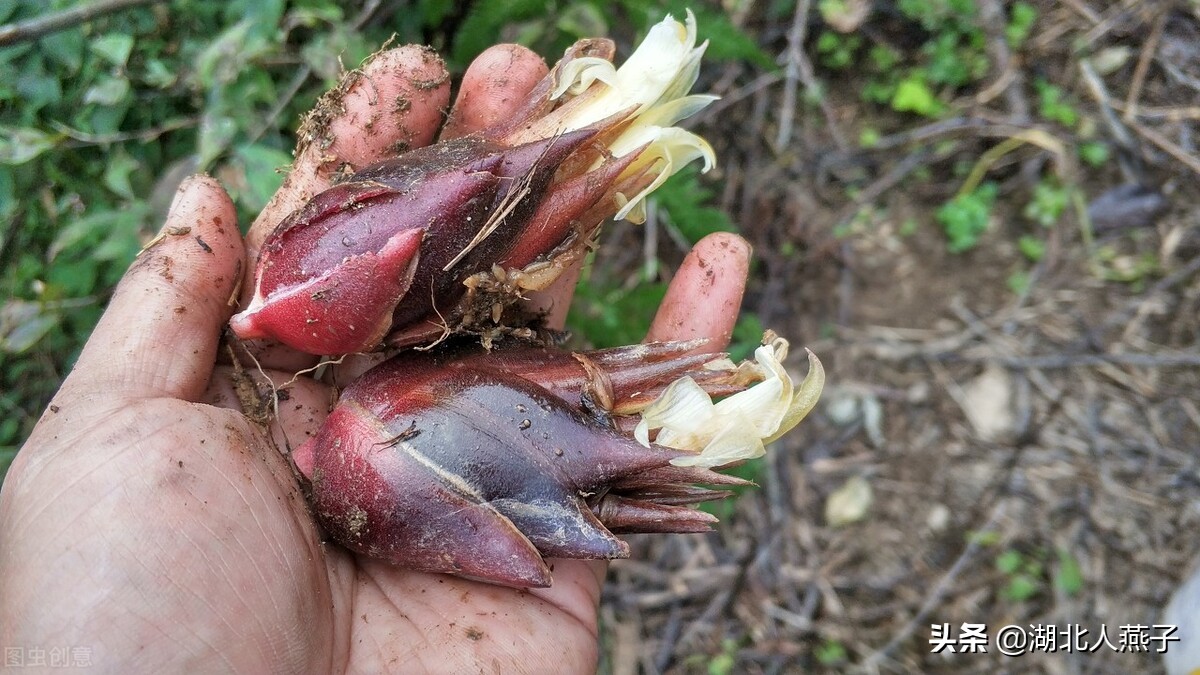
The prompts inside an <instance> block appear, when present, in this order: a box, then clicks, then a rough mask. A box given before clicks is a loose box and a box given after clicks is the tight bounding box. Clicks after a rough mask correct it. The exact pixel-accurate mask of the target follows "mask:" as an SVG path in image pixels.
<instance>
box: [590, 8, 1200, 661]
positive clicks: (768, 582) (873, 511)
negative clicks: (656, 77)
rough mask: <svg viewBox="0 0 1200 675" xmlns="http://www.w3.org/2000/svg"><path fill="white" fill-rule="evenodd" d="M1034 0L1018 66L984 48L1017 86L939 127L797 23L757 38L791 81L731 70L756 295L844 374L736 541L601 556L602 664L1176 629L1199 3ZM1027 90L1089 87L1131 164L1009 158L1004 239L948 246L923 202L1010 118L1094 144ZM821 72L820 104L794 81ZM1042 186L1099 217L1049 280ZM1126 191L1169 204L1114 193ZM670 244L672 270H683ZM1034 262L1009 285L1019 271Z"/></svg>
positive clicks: (713, 122)
mask: <svg viewBox="0 0 1200 675" xmlns="http://www.w3.org/2000/svg"><path fill="white" fill-rule="evenodd" d="M800 4H801V5H804V4H805V3H800ZM979 4H980V6H981V8H983V10H984V11H985V12H986V11H988V10H989V8H990V9H992V10H995V9H996V7H995V6H993V5H992V3H989V2H986V1H984V2H981V3H979ZM1037 6H1038V9H1039V19H1038V23H1037V26H1036V28H1035V30H1034V33H1033V36H1032V37H1031V38H1030V42H1029V43H1028V44H1027V45H1026V47H1025V48H1024V49H1023V50H1022V52H1021V54H1019V55H1017V54H1007V55H1006V54H1005V53H1004V52H1005V50H1004V49H1003V46H1002V45H1000V44H997V43H995V42H993V43H992V44H991V47H992V48H994V49H995V50H997V51H995V52H993V56H994V57H1000V60H999V61H998V60H997V59H996V58H994V59H993V62H994V63H995V62H1002V60H1003V59H1004V58H1007V60H1008V62H1009V63H1010V65H1009V67H1007V68H1004V69H994V70H995V72H992V73H990V74H989V75H988V77H987V78H985V81H984V82H983V83H982V84H981V85H980V86H979V88H978V89H977V90H972V91H962V92H958V95H959V97H960V98H958V99H956V100H955V102H954V106H953V107H954V110H955V111H956V113H957V115H956V116H954V117H952V118H951V119H950V120H949V121H941V122H930V121H928V120H922V119H920V118H916V117H913V116H900V115H896V114H894V113H888V112H887V111H886V110H885V111H880V110H878V109H877V108H870V107H869V106H866V105H864V104H863V103H862V102H861V101H860V100H859V99H858V97H857V94H856V91H857V90H856V88H855V87H854V86H851V85H852V84H853V83H846V84H847V86H844V87H843V86H839V83H838V81H837V78H838V75H837V74H836V73H829V72H822V71H821V70H820V69H816V70H815V75H814V74H813V73H814V70H813V67H812V64H811V63H810V62H808V60H809V58H813V54H814V52H813V49H812V44H811V39H810V40H809V41H808V42H807V43H806V48H805V49H804V50H791V51H790V52H788V51H787V44H788V37H789V33H790V34H791V35H792V36H793V37H795V35H796V32H797V30H800V31H802V32H803V31H804V30H807V31H808V35H809V36H811V35H812V34H813V31H814V28H813V26H812V25H810V21H809V20H808V19H807V18H806V17H804V16H801V17H800V18H799V19H798V20H797V21H796V22H795V23H793V24H792V25H790V26H787V25H784V26H778V25H775V26H772V25H764V24H761V23H755V20H754V19H753V17H749V18H747V19H746V27H747V30H751V31H757V32H758V34H759V35H760V40H761V42H762V44H764V45H765V46H767V48H768V49H770V50H774V51H775V52H776V53H780V52H782V53H785V55H787V54H789V53H790V56H787V59H788V62H789V64H790V66H791V67H790V69H789V70H787V71H786V72H785V73H783V74H782V75H780V76H764V75H762V74H761V73H759V72H755V71H752V70H750V69H748V68H745V67H738V66H730V67H729V68H728V69H727V70H725V71H724V72H716V73H714V74H712V75H711V78H712V79H711V81H710V82H709V85H710V89H711V90H713V91H715V92H716V93H718V94H722V95H723V96H724V99H723V101H721V102H720V103H718V104H717V106H716V108H717V109H716V111H715V112H714V113H713V114H710V115H709V116H708V117H707V118H705V119H704V120H703V121H702V123H701V128H700V129H699V131H701V133H703V134H704V135H706V136H707V137H709V138H711V139H713V140H714V142H715V145H716V146H717V149H718V153H719V156H720V158H721V160H722V167H721V169H720V172H721V173H720V175H719V176H718V180H717V182H716V183H715V185H717V186H718V188H719V189H720V190H722V201H723V203H722V206H723V207H724V208H726V210H727V211H728V212H729V213H731V214H732V215H733V216H734V219H735V221H736V222H737V223H738V224H739V227H740V228H741V231H742V232H743V233H744V234H745V235H746V236H747V237H748V238H749V239H750V240H751V241H752V243H754V245H755V247H756V253H757V257H758V261H759V263H758V266H757V267H756V269H755V272H754V278H753V281H752V287H751V290H750V292H749V294H748V296H747V301H746V303H747V304H746V308H747V309H749V310H754V311H757V312H759V314H760V315H761V316H762V319H763V322H764V324H765V325H767V326H769V327H772V328H775V329H776V330H778V331H779V332H780V333H781V334H784V335H787V336H789V337H790V338H791V339H792V341H793V343H794V344H797V345H806V346H808V347H810V348H812V349H813V350H814V351H815V352H816V353H817V354H818V355H820V356H821V358H822V359H823V361H824V363H825V365H826V368H827V370H828V381H829V386H828V388H827V391H826V395H825V400H824V402H823V405H822V407H821V408H820V409H819V410H818V412H817V413H815V414H814V415H813V416H812V418H810V420H808V421H806V422H805V423H804V424H803V425H802V426H801V428H800V429H798V430H797V431H796V432H794V433H793V434H792V435H790V436H789V437H787V438H786V439H785V440H783V441H781V442H780V443H778V444H777V445H776V447H774V448H773V452H772V453H771V454H770V455H769V456H768V460H767V461H766V462H765V463H764V464H763V465H762V467H761V471H760V473H759V475H758V480H759V482H760V484H761V488H760V489H758V490H754V491H750V492H747V493H745V494H744V495H743V496H741V497H740V498H739V499H738V500H737V501H736V503H735V506H734V507H733V513H732V514H730V515H729V516H728V517H726V518H725V520H724V522H723V524H722V525H721V526H720V528H719V530H718V531H716V532H714V533H712V534H711V535H708V536H676V537H670V538H665V537H655V538H650V539H642V540H635V544H634V549H635V552H634V556H633V558H632V559H631V560H628V561H619V562H617V563H616V564H614V565H613V568H612V572H611V574H610V584H609V585H608V587H607V590H606V592H605V596H604V601H603V606H602V617H603V625H604V635H603V638H604V641H605V645H606V654H605V658H604V663H603V664H602V668H603V669H604V670H606V671H608V672H613V673H631V672H639V671H640V672H709V673H726V672H737V673H742V672H746V673H756V672H768V673H778V672H797V671H806V672H807V671H812V672H888V673H890V672H901V673H908V672H1003V671H1013V672H1046V673H1131V672H1161V669H1162V666H1161V661H1160V657H1159V655H1157V654H1146V653H1118V652H1117V651H1115V650H1113V649H1111V648H1109V647H1108V646H1106V645H1105V646H1102V647H1101V648H1099V649H1097V650H1096V651H1092V652H1088V653H1080V651H1079V650H1071V652H1072V653H1067V652H1066V651H1065V650H1061V651H1058V652H1057V653H1046V652H1043V653H1034V654H1029V655H1026V656H1022V657H1004V656H1002V655H1000V654H999V653H997V650H996V648H995V646H994V642H993V643H992V645H989V653H987V654H962V653H957V654H947V653H941V654H933V653H931V646H930V639H931V624H942V623H945V624H949V626H950V628H951V632H952V636H953V635H957V634H958V631H959V629H960V625H961V624H962V623H983V624H986V625H987V627H988V633H989V635H991V636H992V638H993V640H994V637H995V632H996V630H997V629H998V628H999V627H1001V626H1004V625H1007V624H1017V625H1021V626H1026V627H1028V626H1030V625H1039V624H1040V625H1044V626H1045V625H1054V626H1057V627H1058V628H1059V629H1060V630H1061V629H1067V627H1068V626H1069V625H1072V624H1075V625H1079V626H1080V627H1082V628H1085V629H1089V631H1090V633H1089V634H1088V637H1087V639H1088V641H1089V642H1093V643H1094V642H1095V640H1096V639H1097V637H1098V636H1099V631H1100V627H1101V625H1104V626H1105V627H1106V630H1107V631H1108V636H1109V638H1110V640H1111V641H1112V642H1113V644H1114V645H1116V644H1117V642H1118V629H1119V627H1120V626H1122V625H1129V624H1133V625H1137V624H1144V625H1147V626H1150V625H1153V624H1158V623H1162V609H1163V607H1164V606H1165V604H1166V601H1167V599H1168V597H1169V596H1170V594H1171V592H1172V591H1173V590H1174V588H1175V586H1176V585H1177V584H1178V583H1179V582H1180V580H1181V579H1182V578H1184V577H1185V576H1186V575H1187V573H1188V572H1189V571H1190V569H1191V567H1192V565H1193V562H1194V560H1196V559H1197V554H1198V553H1200V538H1197V537H1196V536H1194V534H1193V533H1194V532H1195V531H1196V530H1197V523H1198V521H1200V452H1198V450H1200V405H1198V403H1197V401H1196V398H1197V396H1196V394H1197V392H1198V391H1200V386H1198V382H1197V380H1198V379H1200V349H1198V348H1197V334H1198V329H1200V325H1198V323H1200V319H1198V316H1200V313H1198V312H1197V304H1198V302H1200V194H1198V191H1197V188H1196V179H1197V172H1198V171H1200V161H1198V160H1197V153H1196V152H1195V148H1194V147H1193V145H1192V143H1193V139H1192V136H1193V134H1194V129H1195V128H1196V120H1197V119H1200V113H1197V107H1196V106H1197V105H1198V104H1200V89H1198V86H1200V85H1198V83H1200V79H1197V78H1200V68H1198V67H1197V66H1198V65H1200V47H1197V44H1200V41H1198V40H1197V39H1196V38H1197V37H1200V14H1198V12H1197V10H1195V9H1194V5H1193V6H1191V7H1189V6H1188V5H1186V4H1184V3H1171V2H1124V3H1120V4H1117V3H1100V2H1095V1H1094V0H1072V1H1070V2H1062V3H1052V2H1039V3H1037ZM813 16H815V13H814V14H813ZM873 20H874V19H872V18H868V20H867V24H866V28H867V29H869V28H871V26H872V21H873ZM1109 47H1125V48H1128V53H1129V58H1128V59H1127V61H1126V62H1125V63H1124V64H1123V65H1121V66H1120V67H1119V68H1117V69H1116V70H1114V71H1111V72H1109V73H1108V74H1106V75H1095V73H1094V72H1093V75H1095V77H1093V78H1092V79H1090V80H1089V75H1088V74H1087V72H1086V71H1087V68H1086V67H1085V66H1083V65H1082V64H1083V62H1084V59H1085V58H1090V57H1094V56H1095V55H1097V54H1099V53H1100V52H1102V51H1103V50H1105V49H1106V48H1109ZM1089 62H1090V61H1089ZM1035 76H1039V77H1045V78H1048V79H1049V80H1050V81H1053V82H1055V83H1056V84H1058V85H1059V86H1061V87H1063V88H1064V90H1066V91H1067V92H1069V93H1070V95H1071V96H1072V97H1073V98H1074V100H1075V101H1076V102H1077V104H1078V107H1079V111H1080V113H1081V114H1082V115H1083V116H1084V117H1085V118H1086V119H1087V120H1090V122H1089V123H1090V124H1094V133H1095V134H1096V137H1097V138H1100V139H1102V140H1104V141H1105V142H1107V143H1109V144H1110V145H1111V147H1113V148H1114V149H1115V152H1114V156H1113V158H1112V160H1111V161H1109V162H1108V163H1106V164H1105V165H1104V166H1103V167H1101V168H1100V169H1086V170H1085V169H1083V168H1081V167H1080V166H1078V165H1077V164H1078V163H1077V162H1075V163H1072V162H1067V164H1071V165H1070V166H1059V165H1057V164H1056V161H1058V162H1061V161H1063V160H1062V159H1061V157H1060V158H1055V157H1053V153H1052V152H1048V151H1047V150H1046V149H1045V148H1044V147H1038V146H1036V145H1032V146H1029V145H1027V146H1024V147H1020V148H1017V149H1015V150H1014V151H1013V152H1011V153H1009V154H1007V155H1006V156H1004V157H1003V159H1002V160H1001V161H999V162H997V163H996V164H995V165H994V166H991V167H989V173H988V176H989V178H991V179H994V180H997V181H999V182H1000V185H1001V196H1000V200H999V203H998V206H997V209H996V212H995V216H994V218H993V222H992V227H991V229H990V230H989V232H988V233H987V234H986V235H984V237H983V239H982V240H981V242H980V244H979V245H978V246H977V247H976V248H975V249H973V250H971V251H969V252H967V253H964V254H950V253H948V252H947V250H946V245H945V240H944V236H943V234H942V233H941V231H940V228H939V226H938V225H937V223H936V222H935V221H934V218H933V210H934V209H935V208H936V207H937V206H938V205H939V204H941V203H943V202H944V201H945V200H946V199H948V198H949V197H950V196H951V195H952V194H953V193H954V191H955V190H957V189H958V187H959V185H960V184H961V183H962V181H963V178H962V176H961V175H955V174H954V173H953V172H952V170H951V167H952V166H953V165H954V163H955V162H964V161H965V162H966V163H967V164H968V165H970V164H971V163H973V162H976V161H977V160H978V158H979V157H981V156H982V154H983V153H984V152H986V150H987V149H988V148H991V147H995V146H996V145H997V144H998V143H1000V142H1003V141H1004V139H1005V138H1011V137H1013V136H1014V135H1017V134H1019V133H1021V132H1022V131H1023V130H1031V129H1036V130H1042V131H1045V132H1046V133H1048V134H1050V135H1051V136H1053V137H1054V138H1057V139H1059V142H1061V143H1062V144H1063V145H1064V146H1066V147H1068V148H1073V147H1074V146H1075V144H1076V143H1078V142H1079V140H1080V138H1079V137H1078V136H1077V135H1075V133H1074V132H1071V131H1067V130H1064V129H1062V128H1057V127H1055V126H1054V125H1051V124H1048V123H1046V122H1045V121H1044V120H1040V119H1039V118H1038V117H1037V116H1036V115H1030V114H1029V112H1028V111H1029V110H1030V109H1031V108H1036V104H1035V103H1034V102H1032V101H1031V100H1030V98H1029V97H1030V96H1031V94H1030V93H1029V91H1030V90H1029V82H1030V79H1031V78H1033V77H1035ZM812 77H817V78H821V79H823V80H824V82H825V83H826V85H827V95H826V96H825V98H824V99H823V105H817V104H806V103H805V102H804V101H803V96H802V95H799V94H795V92H803V91H804V87H805V84H806V82H805V81H806V80H811V78H812ZM1097 85H1099V86H1097ZM789 88H792V89H793V94H789V93H788V90H789ZM868 111H869V112H868ZM868 116H871V118H870V119H867V117H868ZM867 124H870V125H872V126H875V127H877V128H883V129H885V130H889V132H888V133H885V135H884V137H883V140H882V142H881V144H880V145H879V146H877V148H880V149H876V150H872V151H866V150H861V149H858V148H857V147H856V144H854V143H852V142H839V141H838V139H839V138H841V139H856V138H858V134H859V132H860V130H861V129H862V128H863V127H864V126H865V125H867ZM781 136H782V137H786V138H788V139H790V140H789V141H788V142H787V143H785V144H783V145H778V144H777V140H778V139H779V138H780V137H781ZM1067 154H1068V155H1069V154H1070V153H1067ZM919 170H925V171H926V172H927V173H926V174H925V175H924V176H922V175H921V174H920V171H919ZM1051 173H1056V174H1057V175H1059V176H1060V177H1063V179H1064V181H1065V182H1068V183H1073V184H1076V185H1078V186H1079V187H1080V188H1081V189H1082V193H1083V195H1084V196H1085V198H1086V200H1088V201H1089V202H1091V203H1092V204H1093V206H1094V207H1095V208H1094V209H1093V211H1094V212H1093V218H1092V219H1091V220H1090V222H1089V221H1087V220H1082V221H1081V218H1080V214H1079V212H1077V211H1072V210H1071V209H1068V211H1067V213H1066V214H1065V215H1064V216H1063V217H1062V218H1061V219H1060V220H1059V222H1058V223H1057V224H1055V225H1054V227H1053V228H1052V229H1051V230H1050V231H1049V235H1048V242H1049V243H1048V247H1047V254H1046V256H1045V257H1044V258H1043V259H1042V260H1041V262H1039V263H1038V264H1036V265H1032V266H1031V264H1030V263H1028V262H1026V261H1024V259H1023V258H1022V256H1021V255H1020V253H1019V252H1018V251H1017V248H1016V243H1015V242H1016V240H1017V237H1018V235H1019V234H1021V233H1024V232H1029V231H1030V229H1029V224H1028V223H1027V222H1025V221H1023V220H1022V218H1021V216H1020V211H1021V208H1022V206H1023V205H1024V204H1025V203H1026V202H1027V201H1028V199H1029V193H1030V190H1031V189H1032V185H1033V183H1034V182H1036V181H1037V180H1038V179H1039V177H1041V176H1045V175H1049V174H1051ZM1122 184H1139V185H1142V186H1144V188H1145V191H1144V192H1148V193H1150V194H1152V195H1157V197H1151V200H1152V201H1153V199H1158V200H1159V202H1158V203H1157V204H1154V203H1151V205H1150V207H1147V206H1146V205H1147V202H1144V201H1143V202H1140V203H1138V202H1136V199H1134V198H1132V197H1129V196H1128V195H1127V196H1126V197H1124V198H1118V199H1117V200H1116V201H1113V202H1109V203H1108V205H1107V206H1106V205H1105V204H1106V203H1105V202H1099V206H1096V204H1097V202H1096V200H1097V199H1099V198H1100V197H1101V196H1102V195H1105V194H1106V193H1109V192H1110V191H1111V190H1113V189H1114V188H1116V187H1118V186H1120V185H1122ZM848 187H853V188H855V190H854V191H851V192H850V194H853V195H856V196H857V199H855V198H854V197H851V196H847V194H848V190H847V188H848ZM1139 204H1140V205H1139ZM1158 205H1162V206H1163V207H1164V208H1163V209H1162V210H1160V209H1158V208H1157V206H1158ZM909 219H913V220H915V221H916V223H917V225H918V226H917V227H916V228H915V231H912V232H911V233H909V232H908V230H909V229H912V228H906V227H905V226H904V225H903V224H904V223H905V221H907V220H909ZM626 236H637V235H636V233H629V234H627V235H626ZM659 241H660V242H661V244H660V250H659V251H658V254H659V255H661V256H664V257H668V258H669V257H671V256H672V255H679V254H680V252H679V251H675V250H673V249H671V246H672V244H671V241H670V239H669V238H668V237H660V238H659ZM785 243H787V244H790V245H785ZM633 247H634V250H640V248H641V245H640V243H637V244H633ZM617 248H619V247H617ZM1102 251H1103V252H1102ZM1021 269H1030V275H1029V280H1030V283H1029V285H1028V288H1027V289H1026V290H1025V291H1024V292H1020V293H1018V292H1015V291H1014V290H1012V289H1010V288H1009V286H1008V283H1007V282H1008V280H1009V279H1010V277H1011V275H1012V274H1013V272H1014V271H1017V270H1021ZM1138 270H1141V271H1140V272H1138ZM1125 272H1131V273H1130V274H1125ZM1118 276H1124V277H1125V278H1126V279H1127V280H1124V281H1118V280H1115V277H1118ZM851 479H856V481H857V479H863V480H865V482H866V485H867V486H869V491H870V494H871V496H872V499H871V503H870V505H869V508H868V509H867V510H866V513H865V516H863V517H862V518H861V519H859V520H857V521H855V522H851V523H848V524H844V525H840V526H835V525H834V524H831V523H830V522H829V520H828V519H827V516H826V502H827V500H828V499H829V498H830V495H831V494H834V493H835V491H838V490H839V488H842V486H843V485H845V484H846V483H847V481H850V480H851Z"/></svg>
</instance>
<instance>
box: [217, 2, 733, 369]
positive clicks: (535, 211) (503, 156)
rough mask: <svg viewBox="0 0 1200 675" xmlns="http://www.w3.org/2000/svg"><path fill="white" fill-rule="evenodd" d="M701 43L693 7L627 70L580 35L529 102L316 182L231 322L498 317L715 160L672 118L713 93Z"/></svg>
mask: <svg viewBox="0 0 1200 675" xmlns="http://www.w3.org/2000/svg"><path fill="white" fill-rule="evenodd" d="M695 41H696V27H695V20H694V18H693V17H692V16H691V14H690V13H689V14H688V17H687V22H686V25H684V24H680V23H679V22H677V21H675V20H673V19H671V18H670V17H668V18H667V19H665V20H664V21H663V22H662V23H659V24H658V25H656V26H654V27H653V28H652V29H651V31H650V34H649V35H648V36H647V38H646V40H645V42H643V43H642V45H641V46H640V47H639V48H638V49H637V51H635V52H634V54H633V55H632V56H631V57H630V58H629V60H628V61H627V62H626V63H625V64H624V65H623V66H621V67H620V68H614V67H613V65H612V63H611V59H612V54H613V45H612V43H611V42H610V41H608V40H582V41H580V42H578V43H576V44H575V45H574V46H573V47H572V48H571V49H569V50H567V53H566V54H565V55H564V57H563V59H562V60H561V61H559V63H558V64H557V65H556V66H555V67H554V69H552V70H551V72H550V73H549V75H547V77H546V78H545V79H544V80H543V81H542V82H541V83H539V84H538V85H537V86H536V87H535V88H534V90H533V91H532V92H531V94H530V97H529V100H528V101H527V102H526V104H525V105H524V107H523V108H522V109H521V111H519V113H518V114H515V115H513V116H512V117H510V118H508V119H506V120H504V121H503V122H501V123H498V124H496V125H494V126H492V127H491V128H489V129H485V130H483V131H481V132H478V133H476V134H472V135H470V136H466V137H462V138H456V139H451V140H447V141H443V142H440V143H438V144H436V145H433V146H430V147H427V148H421V149H418V150H414V151H411V152H408V153H405V154H404V155H401V156H399V157H396V158H394V159H390V160H387V161H384V162H381V163H379V164H375V165H372V166H369V167H366V168H364V169H363V170H361V171H359V172H358V173H357V174H355V175H354V176H353V177H352V178H351V179H350V180H349V181H348V182H345V183H342V184H339V185H337V186H335V187H333V188H331V189H330V190H328V191H326V192H323V193H321V194H318V195H317V196H316V197H314V198H313V199H312V200H311V201H310V202H309V203H308V204H307V205H305V206H304V207H302V208H301V209H299V210H298V211H296V212H295V213H293V214H292V215H290V216H289V217H288V218H286V219H285V220H284V221H283V222H282V223H280V224H279V226H278V227H277V228H276V229H275V231H274V232H273V233H272V234H271V235H270V236H269V237H268V239H267V241H266V242H265V244H264V246H263V248H262V251H261V253H260V256H259V260H258V262H257V267H256V275H255V278H256V283H255V292H254V297H253V300H252V301H251V303H250V305H249V306H248V307H247V308H246V309H245V310H244V311H243V312H241V313H240V314H238V315H236V316H235V317H234V318H233V320H232V321H231V326H232V327H233V330H234V332H235V333H237V334H238V335H239V336H241V337H243V338H262V337H269V338H274V339H276V340H278V341H280V342H283V343H285V344H287V345H289V346H291V347H294V348H296V349H299V350H301V351H305V352H308V353H312V354H327V355H332V354H343V353H350V352H358V351H366V350H370V349H373V348H375V347H376V346H377V345H378V344H379V343H380V341H381V340H383V339H384V338H385V337H387V336H388V335H389V334H390V338H389V339H388V342H389V343H390V344H412V343H415V342H419V341H423V340H427V339H429V338H431V337H435V336H437V335H438V334H441V333H443V332H450V331H454V330H459V329H464V328H465V329H472V328H475V329H478V328H479V326H478V325H476V324H478V323H479V322H480V321H481V320H484V319H486V320H490V321H491V322H492V324H493V325H494V324H496V323H498V322H500V320H501V316H502V314H503V310H504V309H505V308H506V307H507V306H508V305H510V304H512V303H514V302H515V301H516V300H517V299H519V298H520V293H521V291H523V290H530V289H539V288H544V287H545V286H547V285H549V284H550V283H551V282H552V281H553V280H554V279H555V278H557V276H558V275H559V274H560V273H561V272H562V271H563V269H565V268H566V266H567V265H568V264H569V263H570V262H571V261H573V260H576V259H578V258H579V257H580V256H581V255H582V254H583V252H584V251H585V250H586V249H587V247H588V246H589V245H590V244H591V241H592V238H593V236H594V235H595V232H596V230H597V228H598V227H599V226H600V224H601V223H602V222H603V221H604V220H606V219H607V218H609V217H612V216H616V217H618V218H628V219H631V220H640V219H643V218H644V211H645V206H644V203H645V199H646V197H647V196H648V195H649V194H650V193H651V192H652V191H653V190H654V189H656V188H657V187H658V186H659V185H661V184H662V182H663V181H664V180H666V179H667V178H668V177H669V176H670V175H671V174H672V173H674V172H676V171H678V170H679V169H680V168H682V167H683V166H684V165H686V164H688V163H689V162H692V161H694V160H697V159H702V160H703V162H704V169H705V170H707V169H709V168H711V167H712V165H713V162H714V156H713V152H712V149H711V147H709V145H708V143H706V142H705V141H704V140H703V139H702V138H700V137H699V136H696V135H695V134H692V133H690V132H687V131H684V130H682V129H679V128H677V127H675V126H673V125H674V124H675V123H677V122H678V121H679V120H681V119H683V118H685V117H687V116H689V115H692V114H694V113H695V112H697V111H698V110H700V109H701V108H703V107H704V106H705V105H707V104H708V103H709V102H711V101H712V100H713V98H714V97H711V96H699V95H688V91H689V90H690V88H691V86H692V85H693V84H694V82H695V80H696V76H697V73H698V69H699V63H700V57H701V55H702V54H703V52H704V45H701V46H699V47H697V46H696V45H695ZM485 292H490V293H492V294H493V295H494V296H496V297H482V298H481V297H477V296H480V295H486V293H485ZM480 307H482V308H483V311H478V310H479V308H480Z"/></svg>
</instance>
